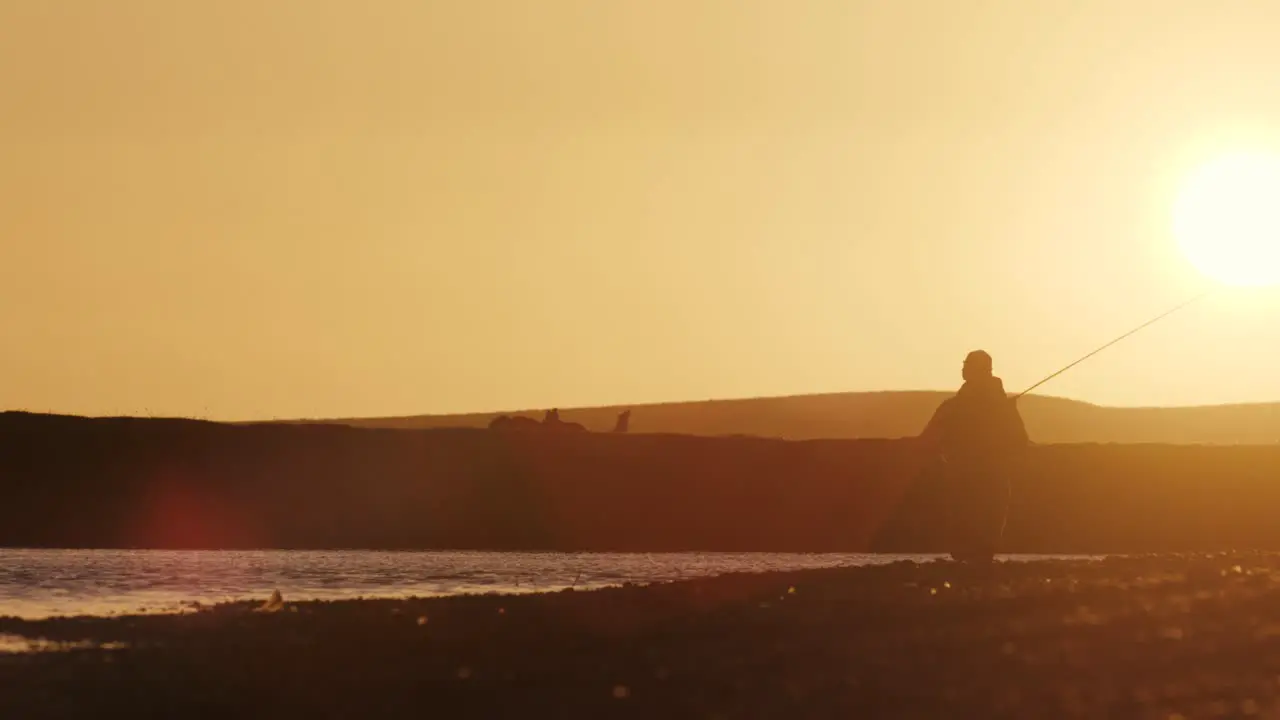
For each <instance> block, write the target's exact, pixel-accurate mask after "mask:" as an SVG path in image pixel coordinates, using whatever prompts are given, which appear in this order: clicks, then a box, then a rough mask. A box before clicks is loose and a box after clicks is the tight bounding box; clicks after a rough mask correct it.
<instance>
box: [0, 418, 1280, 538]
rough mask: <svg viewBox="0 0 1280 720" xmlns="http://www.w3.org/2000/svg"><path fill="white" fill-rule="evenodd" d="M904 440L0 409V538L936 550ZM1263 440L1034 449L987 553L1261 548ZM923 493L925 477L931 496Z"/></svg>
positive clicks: (1265, 502)
mask: <svg viewBox="0 0 1280 720" xmlns="http://www.w3.org/2000/svg"><path fill="white" fill-rule="evenodd" d="M920 469H921V462H920V457H919V455H918V453H917V451H916V450H915V447H914V445H913V444H912V442H911V441H910V440H892V439H866V440H804V441H785V440H777V439H768V438H743V437H698V436H688V435H645V434H636V435H614V434H608V433H541V432H532V433H524V432H494V431H488V430H479V429H470V428H457V429H437V430H374V429H360V428H351V427H344V426H336V425H247V426H243V425H228V424H219V423H210V422H202V421H194V420H159V419H157V420H151V419H138V418H99V419H87V418H74V417H61V416H48V415H32V414H26V413H0V492H2V495H0V499H2V500H3V502H0V547H14V546H26V547H50V546H63V547H66V546H75V547H85V548H107V547H116V548H127V547H137V548H157V549H180V548H189V549H196V548H222V549H245V548H263V547H269V548H276V549H314V548H323V547H329V548H335V547H343V548H364V549H387V550H389V549H424V550H425V549H451V548H453V549H460V548H467V549H476V550H545V551H600V552H676V551H691V552H700V551H705V552H711V551H721V552H751V551H759V552H867V551H881V552H909V553H916V552H941V551H944V550H945V549H946V547H945V543H944V538H943V536H942V534H941V528H942V525H941V523H940V522H939V521H938V519H939V518H940V517H941V516H942V515H943V514H945V512H946V507H945V501H943V500H942V499H941V498H940V495H939V494H938V493H936V492H934V490H935V489H936V487H937V483H938V480H937V479H936V478H932V479H931V478H929V477H927V476H926V477H925V478H920V477H919V476H918V474H919V471H920ZM1278 480H1280V445H1257V446H1192V445H1187V446H1181V445H1042V446H1036V447H1034V448H1032V449H1031V451H1030V453H1029V456H1028V458H1027V462H1026V464H1025V466H1024V468H1023V470H1022V472H1021V473H1020V474H1019V476H1018V482H1017V484H1016V485H1015V488H1014V493H1013V501H1012V505H1011V509H1010V520H1009V526H1008V528H1007V530H1006V535H1005V547H1004V548H1003V549H1004V550H1005V551H1007V552H1016V553H1069V554H1077V553H1087V554H1094V553H1133V552H1185V551H1196V550H1226V549H1231V548H1253V549H1276V550H1280V523H1276V522H1274V519H1273V513H1272V512H1271V508H1274V507H1277V506H1280V482H1278ZM931 483H932V485H931Z"/></svg>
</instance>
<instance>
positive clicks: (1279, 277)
mask: <svg viewBox="0 0 1280 720" xmlns="http://www.w3.org/2000/svg"><path fill="white" fill-rule="evenodd" d="M1173 232H1174V236H1175V237H1176V238H1177V241H1178V245H1179V246H1180V247H1181V249H1182V252H1183V253H1184V254H1185V255H1186V256H1187V259H1188V260H1189V261H1190V262H1191V264H1192V265H1194V266H1195V267H1196V269H1197V270H1199V271H1200V272H1201V273H1203V274H1205V275H1206V276H1208V277H1210V278H1212V279H1214V280H1216V281H1218V282H1221V283H1226V284H1228V285H1238V286H1253V287H1257V286H1263V285H1273V284H1276V283H1280V155H1275V154H1267V153H1232V154H1227V155H1222V156H1219V157H1218V158H1216V159H1215V160H1213V161H1211V162H1209V163H1207V164H1206V165H1204V166H1203V167H1201V168H1200V169H1198V170H1197V171H1196V172H1195V173H1193V174H1192V175H1191V176H1190V177H1189V178H1188V179H1187V182H1186V184H1185V185H1184V186H1183V187H1182V190H1181V192H1180V193H1179V194H1178V197H1177V200H1176V202H1175V204H1174V211H1173Z"/></svg>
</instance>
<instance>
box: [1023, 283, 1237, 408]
mask: <svg viewBox="0 0 1280 720" xmlns="http://www.w3.org/2000/svg"><path fill="white" fill-rule="evenodd" d="M1217 290H1218V288H1217V287H1213V288H1210V289H1209V290H1206V291H1204V292H1202V293H1200V294H1199V295H1196V296H1195V297H1193V298H1191V299H1190V300H1184V301H1183V302H1181V303H1179V304H1177V305H1175V306H1173V307H1172V308H1169V309H1168V310H1165V311H1164V312H1162V313H1160V314H1159V315H1157V316H1155V317H1153V318H1151V319H1150V320H1148V321H1146V322H1144V323H1142V324H1141V325H1139V326H1138V327H1136V328H1134V329H1132V330H1130V331H1129V332H1126V333H1125V334H1123V335H1121V336H1120V337H1118V338H1116V339H1114V340H1112V341H1111V342H1108V343H1107V344H1105V345H1103V346H1102V347H1099V348H1098V349H1096V350H1094V351H1093V352H1091V353H1089V354H1088V355H1085V356H1084V357H1082V358H1080V359H1079V360H1076V361H1075V362H1073V363H1071V364H1070V365H1067V366H1066V367H1064V368H1062V369H1061V370H1059V371H1057V372H1055V373H1053V374H1052V375H1049V376H1048V377H1046V378H1044V379H1043V380H1041V381H1040V382H1038V383H1036V384H1035V385H1032V386H1031V387H1029V388H1027V389H1026V390H1023V391H1022V392H1020V393H1018V394H1017V395H1014V396H1013V399H1014V401H1017V399H1018V398H1020V397H1022V396H1023V395H1026V394H1027V393H1029V392H1031V391H1032V390H1035V389H1036V388H1038V387H1040V386H1041V385H1043V384H1045V383H1047V382H1049V381H1050V380H1052V379H1054V378H1056V377H1058V376H1059V375H1061V374H1062V373H1064V372H1066V371H1068V370H1070V369H1071V368H1073V367H1075V366H1077V365H1079V364H1080V363H1082V362H1084V361H1085V360H1088V359H1089V358H1091V357H1093V356H1094V355H1097V354H1098V353H1100V352H1102V351H1103V350H1106V349H1107V348H1109V347H1111V346H1112V345H1115V344H1116V343H1118V342H1120V341H1121V340H1124V339H1125V338H1127V337H1129V336H1130V335H1133V334H1134V333H1136V332H1138V331H1139V330H1142V329H1143V328H1146V327H1148V326H1150V325H1154V324H1156V323H1158V322H1160V321H1161V320H1163V319H1165V318H1167V317H1169V316H1170V315H1172V314H1174V313H1176V312H1178V311H1179V310H1181V309H1182V308H1184V307H1186V306H1188V305H1191V304H1192V303H1195V302H1199V301H1200V300H1203V299H1204V298H1206V297H1208V296H1209V295H1212V294H1213V293H1214V292H1216V291H1217Z"/></svg>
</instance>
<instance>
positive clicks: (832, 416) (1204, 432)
mask: <svg viewBox="0 0 1280 720" xmlns="http://www.w3.org/2000/svg"><path fill="white" fill-rule="evenodd" d="M950 394H951V393H947V392H930V391H886V392H861V393H831V394H823V395H795V396H790V397H772V398H750V399H742V400H707V401H700V402H679V403H662V404H652V405H630V406H608V407H594V408H561V409H560V416H561V419H563V420H565V421H568V422H579V423H582V424H583V425H585V426H586V427H587V428H588V429H589V430H595V431H600V432H607V431H609V430H610V429H612V428H613V425H614V422H615V419H616V417H617V415H618V413H619V412H621V411H622V410H626V409H630V410H631V411H632V414H631V432H634V433H679V434H687V435H754V436H760V437H775V438H786V439H791V440H809V439H818V438H895V437H906V436H911V435H915V434H917V433H919V432H920V430H921V428H923V427H924V425H925V423H927V422H928V420H929V416H930V415H931V414H932V413H933V410H934V408H936V407H937V406H938V404H939V403H940V402H942V401H943V400H944V399H945V398H947V397H948V396H949V395H950ZM1018 405H1019V407H1020V408H1021V410H1022V415H1023V418H1024V419H1025V421H1026V424H1027V431H1028V432H1029V433H1030V434H1031V438H1032V439H1033V440H1034V441H1036V442H1039V443H1076V442H1102V443H1107V442H1114V443H1177V444H1194V443H1211V444H1240V443H1243V444H1271V443H1276V442H1280V403H1254V404H1242V405H1214V406H1203V407H1172V408H1117V407H1104V406H1100V405H1092V404H1089V403H1084V402H1079V401H1076V400H1067V399H1064V398H1057V397H1047V396H1036V395H1032V396H1028V397H1025V398H1023V399H1022V400H1020V401H1019V402H1018ZM542 412H543V411H542V410H523V411H512V412H507V413H474V414H467V415H416V416H411V417H389V418H342V419H330V420H306V421H305V422H309V423H315V422H321V423H333V424H341V425H352V426H356V427H373V428H401V429H411V428H412V429H421V428H440V427H485V426H487V425H488V423H489V421H490V420H492V419H493V418H494V417H496V416H497V415H499V414H507V415H523V416H526V417H531V418H537V419H541V417H542ZM297 422H304V421H297Z"/></svg>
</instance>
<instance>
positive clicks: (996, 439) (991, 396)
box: [920, 377, 1029, 466]
mask: <svg viewBox="0 0 1280 720" xmlns="http://www.w3.org/2000/svg"><path fill="white" fill-rule="evenodd" d="M920 440H922V441H923V442H924V443H925V444H926V446H927V447H928V448H929V449H930V450H932V451H935V452H937V453H938V454H939V455H941V456H942V457H943V458H944V459H945V460H946V462H947V464H948V465H961V466H974V465H977V466H983V465H988V464H991V463H993V462H999V461H1001V460H1004V459H1007V458H1009V457H1010V456H1011V455H1013V454H1015V453H1016V452H1018V451H1020V450H1022V449H1023V448H1025V447H1026V446H1027V444H1028V441H1029V439H1028V437H1027V429H1026V426H1025V425H1023V422H1022V416H1021V415H1020V414H1019V413H1018V406H1017V405H1016V404H1015V402H1014V400H1013V399H1011V398H1010V397H1009V396H1008V395H1007V394H1006V393H1005V391H1004V382H1003V381H1001V380H1000V378H998V377H989V378H984V379H982V380H976V381H974V380H971V381H967V382H965V384H964V385H963V386H961V388H960V390H959V392H957V393H956V394H955V395H954V396H952V397H950V398H947V399H946V400H944V401H943V402H942V404H941V405H939V406H938V409H937V410H935V411H934V413H933V417H932V418H931V419H930V420H929V424H928V425H927V426H925V429H924V431H923V432H922V433H921V434H920Z"/></svg>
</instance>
